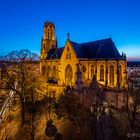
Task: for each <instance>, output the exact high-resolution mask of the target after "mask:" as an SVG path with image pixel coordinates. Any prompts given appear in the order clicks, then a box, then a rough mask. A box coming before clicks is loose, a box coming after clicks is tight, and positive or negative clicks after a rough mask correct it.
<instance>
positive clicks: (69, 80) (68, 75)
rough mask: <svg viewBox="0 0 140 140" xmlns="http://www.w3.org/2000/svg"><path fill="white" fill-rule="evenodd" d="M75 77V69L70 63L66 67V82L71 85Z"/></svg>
mask: <svg viewBox="0 0 140 140" xmlns="http://www.w3.org/2000/svg"><path fill="white" fill-rule="evenodd" d="M72 78H73V71H72V67H71V66H70V64H68V65H67V66H66V68H65V84H66V85H69V86H71V85H72Z"/></svg>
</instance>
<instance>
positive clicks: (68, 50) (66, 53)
mask: <svg viewBox="0 0 140 140" xmlns="http://www.w3.org/2000/svg"><path fill="white" fill-rule="evenodd" d="M61 60H70V61H74V60H77V56H76V53H75V50H74V48H73V45H72V44H71V42H70V41H69V40H68V41H67V42H66V45H65V47H64V49H63V53H62V55H61Z"/></svg>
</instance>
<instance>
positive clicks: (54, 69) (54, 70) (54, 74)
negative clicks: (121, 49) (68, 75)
mask: <svg viewBox="0 0 140 140" xmlns="http://www.w3.org/2000/svg"><path fill="white" fill-rule="evenodd" d="M53 78H55V79H56V78H57V71H56V67H55V66H53Z"/></svg>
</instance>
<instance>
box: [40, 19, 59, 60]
mask: <svg viewBox="0 0 140 140" xmlns="http://www.w3.org/2000/svg"><path fill="white" fill-rule="evenodd" d="M56 47H57V41H56V39H55V26H54V23H52V22H48V21H47V22H45V24H44V35H43V38H42V43H41V52H40V59H41V60H43V59H46V57H47V53H48V51H49V50H50V49H51V48H56Z"/></svg>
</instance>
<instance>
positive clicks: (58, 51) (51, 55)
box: [47, 47, 64, 59]
mask: <svg viewBox="0 0 140 140" xmlns="http://www.w3.org/2000/svg"><path fill="white" fill-rule="evenodd" d="M63 49H64V47H62V48H52V49H50V51H49V52H48V55H47V59H60V57H61V55H62V52H63Z"/></svg>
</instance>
